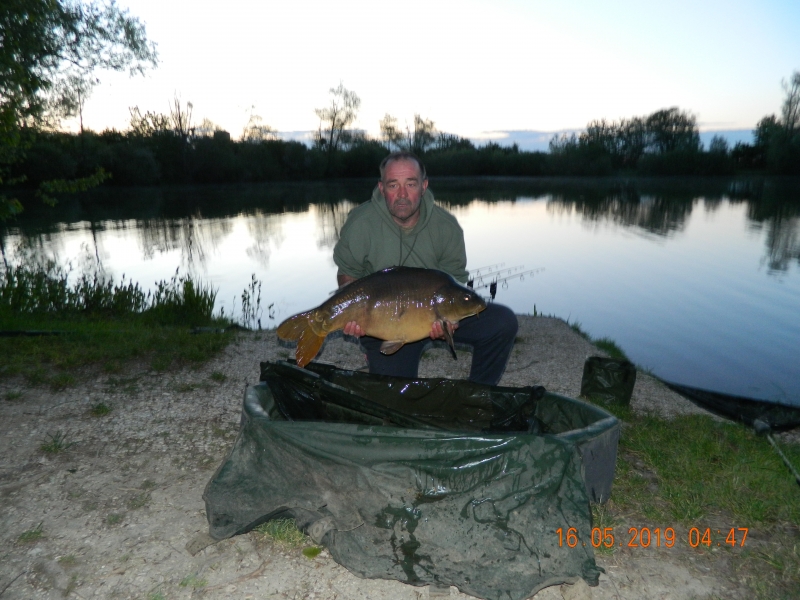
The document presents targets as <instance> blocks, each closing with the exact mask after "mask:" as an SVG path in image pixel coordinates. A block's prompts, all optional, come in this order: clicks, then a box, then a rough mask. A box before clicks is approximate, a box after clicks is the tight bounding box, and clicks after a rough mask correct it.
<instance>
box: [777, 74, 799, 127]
mask: <svg viewBox="0 0 800 600" xmlns="http://www.w3.org/2000/svg"><path fill="white" fill-rule="evenodd" d="M782 85H783V91H784V92H786V98H784V100H783V107H782V110H781V116H782V117H783V127H784V129H785V130H786V133H788V134H789V135H790V136H791V135H793V134H794V132H795V130H797V129H800V71H795V72H794V74H793V75H792V79H791V80H790V82H789V83H786V82H783V83H782Z"/></svg>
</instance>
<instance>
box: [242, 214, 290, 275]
mask: <svg viewBox="0 0 800 600" xmlns="http://www.w3.org/2000/svg"><path fill="white" fill-rule="evenodd" d="M281 220H282V215H271V214H264V213H262V212H260V211H256V212H255V213H254V214H252V215H250V216H248V217H247V230H248V231H249V232H250V237H251V238H252V239H253V243H252V244H251V245H250V246H249V247H248V248H247V250H246V252H247V256H249V257H250V258H252V259H253V260H255V261H256V262H258V264H260V265H261V266H262V267H264V268H265V269H266V268H267V267H268V266H269V256H270V252H271V250H270V245H271V244H275V246H276V247H279V246H280V245H281V243H282V242H283V239H284V236H283V228H282V226H281Z"/></svg>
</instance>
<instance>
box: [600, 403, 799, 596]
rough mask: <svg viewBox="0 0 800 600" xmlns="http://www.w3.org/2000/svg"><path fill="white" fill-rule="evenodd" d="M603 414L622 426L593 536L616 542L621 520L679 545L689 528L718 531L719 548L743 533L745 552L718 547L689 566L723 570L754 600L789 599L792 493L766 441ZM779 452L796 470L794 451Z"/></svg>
mask: <svg viewBox="0 0 800 600" xmlns="http://www.w3.org/2000/svg"><path fill="white" fill-rule="evenodd" d="M607 408H608V410H610V411H611V412H614V413H615V414H616V415H617V416H618V417H619V418H620V419H622V421H623V423H624V426H623V430H622V435H621V437H620V443H619V449H618V456H617V469H616V474H615V475H616V476H615V479H614V488H613V492H612V495H611V501H610V502H609V503H608V504H606V505H599V506H598V505H595V506H593V527H601V529H602V528H603V527H616V529H618V530H620V531H621V532H622V533H623V534H624V532H625V531H627V527H626V526H622V525H620V523H619V520H620V519H621V518H623V515H624V520H625V522H626V523H628V524H631V525H636V526H649V527H651V528H655V527H660V528H662V529H664V528H666V527H673V528H674V529H675V532H676V537H677V538H678V540H679V541H680V542H681V543H683V544H686V545H688V538H687V534H688V531H689V530H690V529H691V528H692V527H697V528H698V529H700V530H704V529H705V528H707V527H709V528H712V529H714V530H715V531H716V529H717V528H718V529H720V530H721V531H722V532H723V538H724V535H725V532H727V531H729V530H730V529H731V528H740V527H747V528H748V530H749V533H748V538H747V542H746V545H745V546H744V547H739V546H737V547H735V548H728V547H726V546H725V544H724V543H723V545H722V549H723V550H725V552H721V553H718V552H713V553H712V552H707V550H708V548H707V547H705V546H699V547H698V551H696V552H694V555H695V558H697V559H698V560H700V559H702V560H707V561H713V560H716V559H717V558H719V559H720V560H723V561H725V560H727V561H729V562H730V566H729V568H730V570H731V573H732V574H735V576H736V578H737V580H738V581H741V582H743V583H745V584H746V585H747V587H748V588H749V589H750V591H751V592H752V594H753V597H754V598H763V599H766V598H784V597H785V598H791V597H795V596H793V594H794V593H795V591H794V590H796V589H800V555H798V548H800V533H799V532H798V529H797V524H798V523H800V490H798V487H797V483H796V482H795V480H794V478H793V477H792V475H791V474H790V473H789V470H788V469H787V468H786V466H785V465H784V464H783V462H782V461H781V459H780V457H779V456H778V455H777V454H776V453H775V452H774V450H773V449H772V448H771V446H770V445H769V444H768V442H767V440H766V439H764V438H763V437H760V436H758V435H756V434H755V433H754V432H753V431H752V430H750V429H748V428H746V427H744V426H742V425H739V424H737V423H732V422H723V421H718V420H715V419H712V418H711V417H707V416H704V415H688V416H682V417H677V418H675V419H672V420H667V419H663V418H659V417H654V416H642V415H637V414H634V413H633V412H632V411H631V410H630V408H629V407H621V406H610V407H607ZM782 450H783V451H784V453H785V454H786V455H787V456H788V457H789V460H790V461H792V462H793V464H795V465H797V464H800V446H798V445H796V444H795V445H787V444H782ZM617 533H619V532H617ZM737 535H738V534H737ZM720 541H722V540H720ZM704 549H705V550H706V551H705V552H704V551H703V550H704ZM687 551H688V550H687ZM595 552H597V553H598V554H601V555H602V554H606V553H608V552H610V551H607V550H606V549H604V548H602V547H601V548H599V549H596V550H595ZM707 564H708V565H711V564H712V563H711V562H709V563H707Z"/></svg>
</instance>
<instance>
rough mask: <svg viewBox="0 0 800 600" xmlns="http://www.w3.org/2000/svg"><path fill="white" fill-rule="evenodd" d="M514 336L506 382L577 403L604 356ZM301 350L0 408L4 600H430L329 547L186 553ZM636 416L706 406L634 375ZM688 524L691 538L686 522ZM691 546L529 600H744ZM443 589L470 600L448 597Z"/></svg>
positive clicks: (342, 344)
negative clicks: (276, 367) (45, 444)
mask: <svg viewBox="0 0 800 600" xmlns="http://www.w3.org/2000/svg"><path fill="white" fill-rule="evenodd" d="M518 338H519V339H518V342H517V344H516V346H515V349H514V351H512V356H511V359H510V361H509V364H508V368H507V370H506V373H505V375H504V376H503V379H502V380H501V385H511V386H517V385H530V384H537V385H543V386H544V387H546V388H547V389H548V390H550V391H553V392H555V393H559V394H563V395H569V396H572V397H576V396H577V394H578V392H579V389H580V380H581V376H582V369H583V362H584V361H585V359H586V358H587V357H588V356H591V355H599V354H602V353H601V352H599V351H598V350H597V349H596V348H595V347H594V346H593V345H592V344H591V343H590V342H588V341H587V340H585V339H584V338H583V337H581V336H580V335H579V334H578V333H576V332H575V331H574V330H573V329H572V328H571V327H570V326H569V325H568V324H567V323H566V322H564V321H563V320H561V319H557V318H553V317H532V316H527V315H522V316H520V330H519V333H518ZM292 354H293V351H292V349H291V348H286V347H285V346H282V345H280V344H279V343H278V340H277V336H276V335H275V333H274V330H268V331H263V332H258V333H242V334H237V336H236V337H235V339H234V341H233V342H232V343H231V344H230V345H229V346H228V347H227V348H226V349H224V350H223V351H222V352H220V354H219V355H217V356H216V357H215V358H213V359H211V360H210V361H208V363H206V364H203V365H202V366H201V367H199V368H197V369H189V368H184V369H180V370H175V371H173V372H168V373H154V372H153V371H152V370H151V369H150V368H149V367H148V366H146V365H145V364H143V363H141V364H130V365H126V369H125V375H124V376H113V375H109V374H107V373H102V372H96V373H94V375H93V376H91V377H89V378H88V379H87V380H86V381H81V382H80V383H79V384H77V385H75V386H74V387H71V388H68V389H66V390H62V391H57V392H54V391H52V390H50V389H48V388H43V387H33V386H25V387H24V390H23V392H22V395H21V396H20V397H18V398H16V399H15V400H14V401H10V400H7V401H4V402H2V403H0V452H1V454H0V455H2V456H3V459H2V463H0V467H2V470H0V498H2V501H3V505H4V510H3V511H2V514H0V524H1V525H2V526H1V527H0V531H2V534H0V535H1V537H0V543H2V544H3V547H4V548H6V549H7V550H6V552H5V554H4V560H3V561H2V562H0V590H3V589H4V587H5V589H4V592H3V598H4V599H5V598H9V599H13V598H20V599H22V598H24V599H26V600H27V599H39V598H42V599H48V600H49V599H51V598H52V599H55V598H60V597H78V598H88V597H125V598H147V599H148V600H164V599H166V598H170V599H172V598H190V597H196V595H201V596H202V597H204V598H211V599H217V598H219V599H223V598H232V597H234V598H252V599H255V598H309V599H310V598H319V599H328V598H337V599H339V600H350V599H352V600H356V599H363V598H370V599H371V600H420V599H421V598H428V597H430V596H433V595H434V594H433V593H432V592H431V591H430V590H427V589H426V588H418V587H414V586H412V585H407V584H404V583H401V582H398V581H393V580H392V581H388V580H364V579H359V578H358V577H356V576H355V575H353V574H352V573H350V572H348V571H347V570H345V569H344V568H343V567H341V566H340V565H338V564H337V563H335V562H334V561H333V560H332V558H331V557H330V554H329V553H328V552H327V551H323V552H322V553H320V554H319V555H318V556H317V557H316V558H313V559H309V558H306V557H305V556H303V554H302V553H301V552H300V551H299V550H298V549H294V550H291V549H287V548H285V547H283V546H281V545H279V544H277V543H274V542H272V541H269V540H267V541H265V540H264V539H263V536H262V537H259V536H258V534H256V533H254V532H251V533H248V534H244V535H240V536H235V537H234V538H231V539H228V540H223V541H221V542H219V543H217V544H214V545H211V546H208V547H207V548H205V549H203V550H201V551H199V552H198V553H196V554H194V555H192V554H190V553H189V552H188V551H187V550H186V546H187V544H189V543H190V542H191V541H192V540H194V539H195V538H196V537H197V536H198V535H202V534H204V533H207V532H208V524H207V522H206V518H205V510H204V504H203V501H202V494H203V489H204V487H205V485H206V483H207V482H208V481H209V479H210V478H211V476H212V475H213V473H214V470H215V469H216V468H217V466H218V465H219V464H220V463H221V462H222V460H223V459H224V457H225V455H226V454H227V452H228V450H229V449H230V447H231V445H232V443H233V440H234V439H235V437H236V435H237V432H238V428H239V420H240V415H241V403H242V392H243V388H244V386H245V385H246V384H252V383H255V382H257V381H258V378H259V362H261V361H267V360H281V359H284V358H289V357H291V356H292ZM465 358H466V353H464V352H460V353H459V359H458V360H453V359H452V357H451V356H450V353H449V351H447V350H446V349H444V348H433V349H431V350H428V351H427V352H426V354H425V356H424V358H423V360H422V362H421V366H420V375H421V376H427V377H461V376H462V375H463V374H464V373H465V372H466V370H467V369H468V363H469V361H468V360H464V359H465ZM319 359H320V360H321V361H325V362H332V363H336V364H337V366H340V367H342V368H349V369H358V368H360V367H362V366H363V365H364V357H363V355H362V354H361V352H360V351H359V348H358V346H357V345H356V344H354V343H352V342H350V341H348V340H346V339H344V338H343V337H338V338H332V339H329V340H327V342H326V344H325V346H324V348H323V350H322V352H321V353H320V355H319ZM19 383H20V381H13V380H2V381H0V393H6V392H7V390H9V389H19ZM99 403H103V404H105V405H106V406H108V407H109V408H110V412H109V413H108V414H106V415H105V416H93V414H92V410H93V407H95V406H97V405H98V404H99ZM631 407H632V409H633V410H634V411H637V412H642V413H654V414H659V415H662V416H663V417H665V418H673V417H677V416H680V415H686V414H697V413H702V412H703V411H701V410H700V409H699V408H697V407H695V406H694V405H693V404H691V403H690V402H689V401H688V400H685V399H683V398H682V397H680V396H678V395H677V394H674V393H673V392H671V391H670V390H668V389H667V388H666V387H664V386H663V385H662V384H660V383H658V382H657V381H656V380H655V379H653V378H652V377H650V376H649V375H647V374H644V373H641V372H640V373H639V374H637V382H636V388H635V389H634V394H633V399H632V402H631ZM623 431H624V430H623ZM56 434H58V435H60V436H61V439H62V440H63V441H64V442H65V446H67V447H65V448H64V449H63V451H62V452H59V453H52V454H51V453H45V452H42V450H41V444H42V441H43V440H46V439H48V436H49V438H50V439H52V438H53V436H54V435H56ZM623 435H624V433H623ZM612 502H613V494H612ZM712 517H713V515H712ZM634 518H635V519H641V517H635V516H634ZM628 524H630V525H636V526H641V525H643V524H644V522H639V521H636V522H630V523H628V522H627V521H626V517H625V515H618V516H617V522H616V523H613V525H615V526H616V528H617V529H619V534H620V536H622V535H623V534H624V532H623V529H624V531H627V525H628ZM667 525H668V524H667V523H663V524H660V525H654V526H661V527H665V526H667ZM673 525H674V526H675V527H676V530H677V528H678V527H679V525H677V524H673ZM648 526H650V524H648ZM680 527H681V532H682V533H681V535H682V534H683V531H682V530H683V529H686V527H685V526H684V525H680ZM37 528H38V529H37ZM37 531H38V533H37ZM753 535H754V536H755V532H754V533H753ZM762 537H764V536H763V535H762ZM626 539H627V538H626ZM770 541H771V540H770ZM686 550H687V552H683V551H681V552H678V551H677V549H676V551H675V552H671V551H670V552H667V551H666V549H664V548H638V549H629V548H622V547H621V548H619V549H618V550H617V549H615V551H614V553H613V554H612V555H607V554H602V553H596V559H597V563H598V564H599V565H600V566H602V567H603V568H604V569H605V570H606V574H605V575H603V576H602V577H601V579H600V585H599V586H598V587H596V588H588V587H586V586H583V587H581V585H580V584H578V585H575V586H562V587H559V586H553V587H550V588H546V589H544V590H542V591H541V592H539V593H538V594H536V596H535V598H536V599H537V600H557V599H561V598H562V593H563V594H569V593H574V594H578V593H581V594H583V595H582V596H573V597H577V598H583V599H586V598H592V599H594V600H612V599H614V600H638V599H640V598H663V597H666V595H670V596H671V597H682V598H683V597H698V598H704V597H709V596H713V597H731V598H737V597H742V598H743V597H746V596H747V595H748V594H747V590H744V591H742V590H741V589H740V588H741V584H740V582H739V580H738V577H737V574H736V572H735V571H734V572H730V569H729V567H727V566H726V565H727V563H724V564H723V563H718V562H713V563H712V562H709V561H710V560H711V559H712V558H713V557H712V556H711V555H710V554H709V555H708V556H705V557H703V556H701V555H698V554H697V553H696V552H694V551H690V549H688V547H687V548H686ZM701 554H702V553H701ZM6 586H7V587H6ZM439 593H441V591H440V592H439ZM446 595H447V596H448V597H451V598H458V599H460V600H469V599H470V598H471V597H470V596H467V595H465V594H461V593H460V592H458V591H457V590H456V589H455V588H451V589H450V590H449V592H448V593H447V594H446Z"/></svg>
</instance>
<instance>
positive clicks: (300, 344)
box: [295, 327, 325, 367]
mask: <svg viewBox="0 0 800 600" xmlns="http://www.w3.org/2000/svg"><path fill="white" fill-rule="evenodd" d="M323 341H325V336H324V335H322V336H320V335H317V334H315V333H314V332H313V331H311V327H307V328H306V329H304V330H303V333H302V334H301V335H300V339H299V340H298V341H297V352H296V353H295V360H296V361H297V366H298V367H305V366H306V365H307V364H308V363H310V362H311V359H313V358H314V357H315V356H316V355H317V353H318V352H319V349H320V348H321V347H322V342H323Z"/></svg>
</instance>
